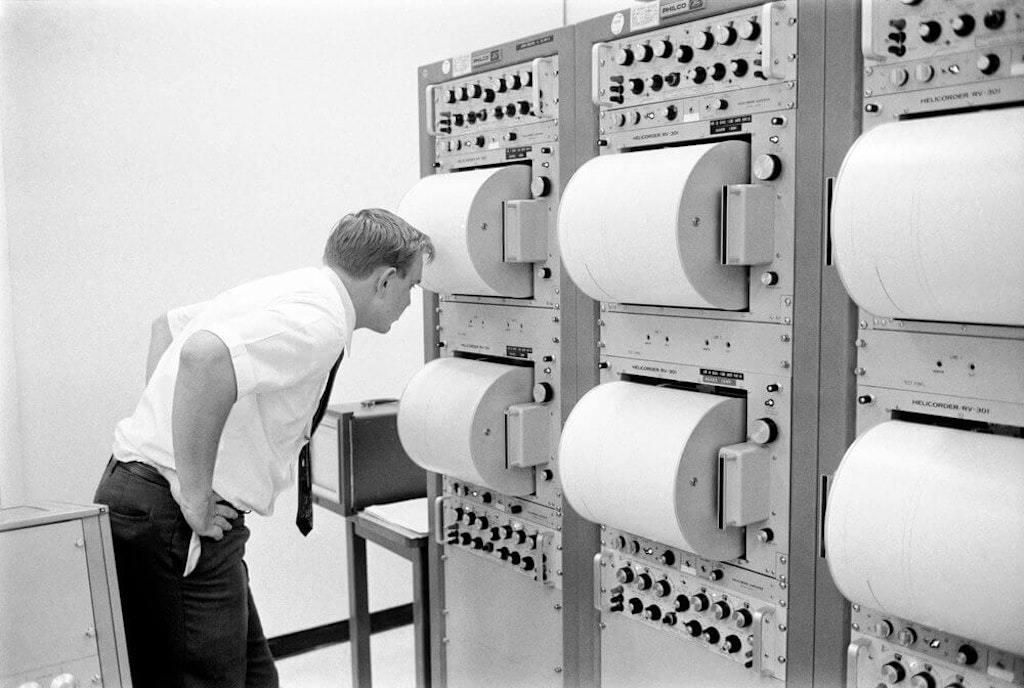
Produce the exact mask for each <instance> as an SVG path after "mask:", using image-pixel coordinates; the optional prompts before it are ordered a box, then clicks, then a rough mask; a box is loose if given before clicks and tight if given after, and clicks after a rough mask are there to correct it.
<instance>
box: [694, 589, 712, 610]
mask: <svg viewBox="0 0 1024 688" xmlns="http://www.w3.org/2000/svg"><path fill="white" fill-rule="evenodd" d="M690 604H692V605H693V608H694V609H695V610H697V611H698V612H702V611H705V610H706V609H707V608H708V605H710V604H711V601H710V600H708V596H707V595H705V594H704V593H702V592H699V593H697V594H696V595H690Z"/></svg>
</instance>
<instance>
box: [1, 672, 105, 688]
mask: <svg viewBox="0 0 1024 688" xmlns="http://www.w3.org/2000/svg"><path fill="white" fill-rule="evenodd" d="M97 679H99V676H94V677H93V683H97V682H98V681H97ZM78 685H79V683H78V679H77V678H75V676H74V674H61V675H60V676H55V677H54V679H53V680H52V681H50V688H77V687H78ZM18 688H43V686H42V684H40V683H38V682H36V681H29V682H28V683H22V684H21V685H20V686H18Z"/></svg>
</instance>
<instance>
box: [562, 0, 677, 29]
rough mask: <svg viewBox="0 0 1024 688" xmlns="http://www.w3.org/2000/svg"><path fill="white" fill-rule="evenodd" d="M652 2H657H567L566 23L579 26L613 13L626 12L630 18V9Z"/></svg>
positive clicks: (570, 0) (574, 0) (595, 0)
mask: <svg viewBox="0 0 1024 688" xmlns="http://www.w3.org/2000/svg"><path fill="white" fill-rule="evenodd" d="M651 2H657V0H632V1H631V0H565V23H566V24H579V23H580V22H583V21H586V20H587V19H591V18H592V17H600V16H601V15H603V14H609V13H611V12H624V13H625V14H626V16H629V8H630V7H632V6H633V5H647V4H649V3H651Z"/></svg>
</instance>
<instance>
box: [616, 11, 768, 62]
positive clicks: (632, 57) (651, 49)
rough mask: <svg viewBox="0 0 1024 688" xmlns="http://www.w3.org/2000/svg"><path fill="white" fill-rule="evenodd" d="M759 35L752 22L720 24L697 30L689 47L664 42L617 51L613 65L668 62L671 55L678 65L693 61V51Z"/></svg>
mask: <svg viewBox="0 0 1024 688" xmlns="http://www.w3.org/2000/svg"><path fill="white" fill-rule="evenodd" d="M760 35H761V26H760V25H759V24H758V23H757V22H756V21H754V20H753V19H748V20H746V21H742V22H740V23H739V24H738V25H737V26H732V25H730V24H721V25H719V26H717V27H715V29H714V31H700V32H698V33H696V34H694V36H693V39H692V41H691V43H690V45H687V44H685V43H684V44H682V45H680V46H679V47H678V48H677V47H676V46H674V45H673V44H672V41H670V40H668V39H662V40H658V41H654V42H653V43H638V44H636V45H634V46H632V47H629V46H627V47H623V48H620V49H619V51H618V52H616V53H615V63H616V64H618V65H621V66H623V67H628V66H629V65H631V64H633V63H637V62H651V61H652V60H654V59H655V58H661V59H669V58H671V57H672V56H673V55H675V56H676V59H678V60H679V61H680V62H689V61H690V60H691V59H693V49H694V48H696V49H697V50H711V49H712V48H713V47H715V44H716V43H717V44H719V45H732V44H733V43H735V42H736V41H737V39H743V40H745V41H753V40H755V39H757V37H758V36H760Z"/></svg>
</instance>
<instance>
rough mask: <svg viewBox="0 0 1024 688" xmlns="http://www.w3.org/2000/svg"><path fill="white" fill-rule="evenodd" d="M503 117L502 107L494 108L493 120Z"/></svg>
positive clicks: (503, 110)
mask: <svg viewBox="0 0 1024 688" xmlns="http://www.w3.org/2000/svg"><path fill="white" fill-rule="evenodd" d="M504 116H505V108H504V107H503V106H501V105H498V106H496V107H495V108H494V118H495V119H501V118H502V117H504Z"/></svg>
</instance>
